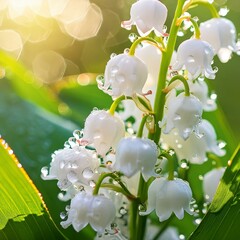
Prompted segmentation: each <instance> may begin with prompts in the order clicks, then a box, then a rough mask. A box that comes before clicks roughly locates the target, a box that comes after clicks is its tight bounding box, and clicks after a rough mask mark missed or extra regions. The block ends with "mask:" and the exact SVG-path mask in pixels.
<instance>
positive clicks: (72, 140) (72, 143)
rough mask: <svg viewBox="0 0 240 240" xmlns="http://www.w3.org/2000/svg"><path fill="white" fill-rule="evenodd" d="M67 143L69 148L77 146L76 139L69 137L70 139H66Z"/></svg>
mask: <svg viewBox="0 0 240 240" xmlns="http://www.w3.org/2000/svg"><path fill="white" fill-rule="evenodd" d="M68 142H69V144H70V146H71V147H74V146H76V145H77V139H76V138H75V137H70V138H69V139H68Z"/></svg>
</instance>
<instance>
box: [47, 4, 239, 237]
mask: <svg viewBox="0 0 240 240" xmlns="http://www.w3.org/2000/svg"><path fill="white" fill-rule="evenodd" d="M180 2H181V1H180ZM182 2H184V1H182ZM190 3H191V1H190ZM190 3H189V5H188V7H186V6H185V7H184V8H183V3H182V4H179V5H178V10H179V9H180V10H181V9H183V10H184V11H187V10H188V8H190V7H195V5H193V6H191V4H190ZM208 4H209V5H211V3H206V5H208ZM211 6H212V5H211ZM212 7H213V6H212ZM177 12H178V13H179V12H182V10H181V11H177ZM130 15H131V18H130V20H129V21H124V22H123V23H122V26H123V27H124V28H126V29H130V28H131V26H132V25H136V27H137V31H138V33H139V35H140V37H136V39H135V41H134V42H133V44H132V46H131V48H130V50H129V52H128V53H126V52H125V53H121V54H119V55H116V56H114V57H112V58H111V59H110V60H109V62H108V63H107V65H106V68H105V72H104V80H103V81H101V82H98V86H99V88H100V89H101V90H102V91H104V92H105V93H107V94H109V95H110V96H111V97H112V99H113V103H112V105H111V106H110V107H109V109H108V110H93V111H92V112H91V113H90V115H89V116H88V117H87V119H86V121H85V125H84V128H83V129H82V130H81V131H79V130H76V131H75V132H74V137H71V138H70V139H69V140H68V141H67V142H66V144H65V147H64V149H61V150H58V151H56V152H55V153H54V154H53V156H52V162H51V164H50V169H49V172H48V173H47V174H46V173H45V175H44V176H43V177H44V178H45V179H56V180H57V181H58V187H59V188H60V190H61V191H64V192H65V196H64V198H62V199H64V200H69V199H70V200H71V203H70V208H69V210H68V212H67V215H68V218H67V220H65V221H63V222H62V223H61V224H62V226H63V227H64V228H66V227H68V226H69V225H72V226H73V228H74V229H75V230H76V231H80V230H81V229H83V228H84V227H85V226H86V225H87V224H90V225H91V226H92V228H93V229H94V230H95V231H96V232H97V233H98V234H100V235H99V236H101V234H103V233H104V236H106V239H108V238H107V236H108V235H111V234H113V235H118V236H122V237H119V239H124V237H126V238H128V237H129V238H130V239H143V238H144V228H145V225H144V226H143V225H139V226H138V221H140V220H139V216H140V215H141V216H142V217H143V216H145V217H146V216H148V215H149V214H150V213H151V212H153V211H154V210H155V212H156V214H157V216H158V218H159V221H160V222H162V221H165V220H167V219H169V218H170V216H171V215H172V213H174V214H175V215H176V217H177V218H178V219H183V218H184V211H186V212H187V213H189V214H192V211H191V210H190V202H191V201H192V196H193V194H192V190H191V188H190V185H191V184H189V183H188V180H189V179H188V178H187V177H186V176H187V174H182V172H183V171H188V168H187V167H186V166H189V165H190V164H198V166H199V165H201V164H203V163H204V162H205V161H207V160H209V159H214V160H215V161H217V162H218V164H217V166H218V167H219V166H220V162H221V159H220V157H222V156H224V154H225V150H223V149H222V147H221V146H220V145H219V144H218V141H217V135H216V132H215V130H214V127H213V125H212V124H211V123H210V122H209V121H208V120H207V119H203V117H202V116H203V112H205V111H207V112H211V111H215V110H216V108H217V105H216V102H215V99H216V97H215V95H214V96H212V95H210V94H209V90H208V84H207V79H214V78H215V76H216V70H214V68H213V67H212V62H213V58H214V56H215V55H218V57H219V58H220V60H221V61H222V62H226V61H227V60H229V58H230V55H231V53H232V52H234V51H236V42H235V40H236V30H235V28H234V26H233V24H232V23H231V22H230V20H227V19H223V18H220V17H216V16H214V18H213V19H211V20H209V21H206V22H205V23H202V24H201V25H200V27H198V24H197V22H196V21H195V19H194V18H191V16H190V15H189V14H184V13H183V15H179V16H175V18H174V19H175V20H174V21H176V22H174V24H172V31H171V30H170V33H169V34H167V33H166V32H165V28H164V24H165V21H166V17H167V8H166V6H165V5H164V4H162V3H161V2H160V1H158V0H139V1H137V2H136V3H134V4H133V5H132V7H131V10H130ZM186 20H187V21H189V22H190V23H191V24H192V25H193V27H194V36H193V37H192V38H191V39H188V40H185V41H183V42H182V43H181V44H180V45H179V47H178V48H177V51H176V52H175V51H174V47H175V40H174V39H175V37H176V36H177V30H178V28H179V26H180V25H181V24H182V23H183V22H184V21H186ZM226 33H228V34H226ZM171 34H172V35H171ZM174 34H175V35H174ZM153 59H154V60H153ZM166 65H167V67H166ZM209 95H210V96H209ZM119 106H121V107H119ZM129 117H132V118H133V119H134V120H135V121H134V122H132V123H130V122H129V120H128V119H129ZM176 159H177V160H178V161H175V160H176ZM183 160H184V161H185V166H182V165H181V162H182V161H183ZM165 161H166V162H167V166H168V167H167V169H166V168H165V167H164V166H163V165H164V164H163V162H165ZM223 169H224V168H218V169H215V170H212V171H211V172H210V173H208V174H206V175H205V176H204V182H203V186H204V191H205V195H207V196H208V197H207V201H211V200H212V197H213V194H214V191H215V189H216V186H217V183H218V182H219V180H220V177H221V176H222V174H223ZM184 176H185V177H184ZM132 186H133V187H132ZM137 189H138V191H137ZM146 193H148V194H146ZM119 196H121V197H120V198H119ZM144 206H146V208H145V207H144ZM119 214H120V217H119ZM134 214H135V215H136V214H137V216H135V215H134ZM128 216H129V219H128ZM120 219H121V220H123V219H125V221H126V223H127V224H126V223H125V225H129V226H130V228H129V232H126V229H125V228H124V226H123V225H124V224H122V223H121V221H120ZM131 221H135V222H131ZM111 223H114V224H111ZM132 226H135V227H136V229H134V228H133V227H132ZM139 228H142V229H139ZM141 231H142V232H141ZM139 232H141V236H139V235H138V234H139ZM136 234H137V235H136ZM123 236H124V237H123ZM99 238H100V237H99Z"/></svg>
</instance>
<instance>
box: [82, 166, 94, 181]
mask: <svg viewBox="0 0 240 240" xmlns="http://www.w3.org/2000/svg"><path fill="white" fill-rule="evenodd" d="M82 175H83V177H84V178H86V179H90V178H92V177H93V175H94V172H93V171H92V170H91V169H90V168H85V169H84V170H83V172H82Z"/></svg>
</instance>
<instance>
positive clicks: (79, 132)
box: [73, 129, 83, 139]
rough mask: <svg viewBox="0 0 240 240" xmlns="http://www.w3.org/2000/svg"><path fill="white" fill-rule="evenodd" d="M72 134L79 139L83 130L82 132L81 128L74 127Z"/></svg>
mask: <svg viewBox="0 0 240 240" xmlns="http://www.w3.org/2000/svg"><path fill="white" fill-rule="evenodd" d="M73 136H74V137H75V138H76V139H80V138H82V136H83V132H82V131H81V130H78V129H76V130H74V132H73Z"/></svg>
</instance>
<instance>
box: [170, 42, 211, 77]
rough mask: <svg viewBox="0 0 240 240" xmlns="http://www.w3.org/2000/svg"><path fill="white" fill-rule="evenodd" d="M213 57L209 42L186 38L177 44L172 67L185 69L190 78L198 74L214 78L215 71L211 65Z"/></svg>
mask: <svg viewBox="0 0 240 240" xmlns="http://www.w3.org/2000/svg"><path fill="white" fill-rule="evenodd" d="M213 57H214V52H213V49H212V47H211V45H210V44H209V43H207V42H205V41H202V40H199V39H188V40H186V41H184V42H182V43H181V44H180V45H179V47H178V50H177V62H176V64H174V65H173V69H174V70H181V69H183V68H184V69H186V70H187V71H188V72H189V78H190V79H196V78H197V77H198V76H199V75H200V74H202V75H205V77H207V78H209V79H214V78H215V73H216V71H214V70H213V69H212V66H211V63H212V60H213Z"/></svg>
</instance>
